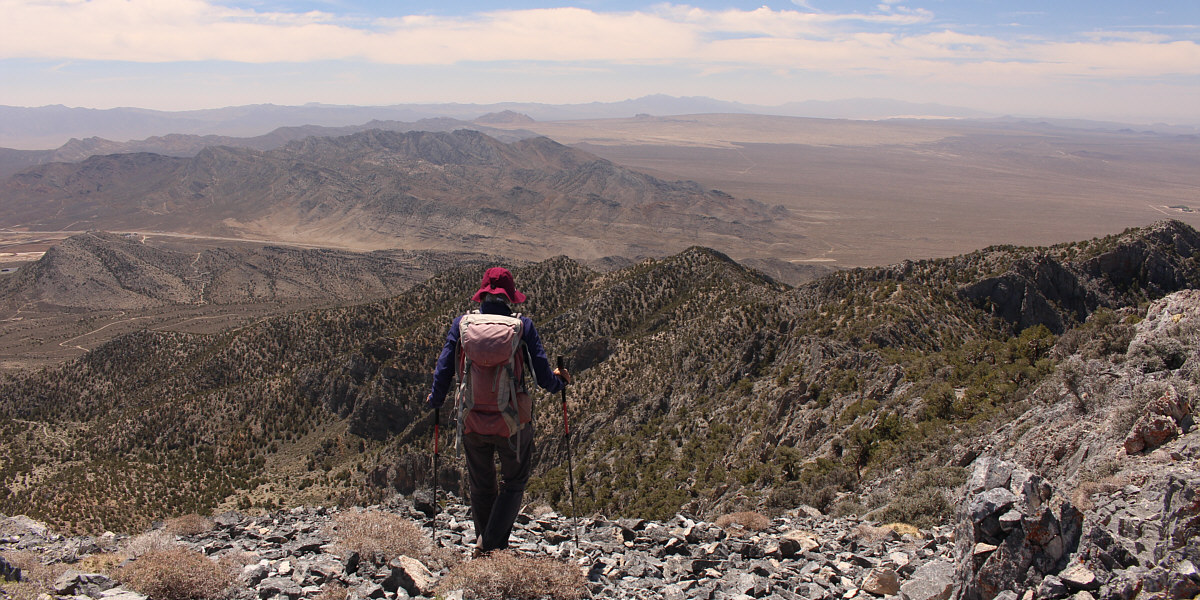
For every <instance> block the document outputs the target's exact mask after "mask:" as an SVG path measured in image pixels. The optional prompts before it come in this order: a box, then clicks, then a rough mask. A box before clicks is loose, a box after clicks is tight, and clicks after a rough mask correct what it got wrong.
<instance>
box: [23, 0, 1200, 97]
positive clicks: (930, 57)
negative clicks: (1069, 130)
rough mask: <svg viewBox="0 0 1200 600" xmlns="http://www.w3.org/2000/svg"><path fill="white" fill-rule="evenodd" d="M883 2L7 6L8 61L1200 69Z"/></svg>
mask: <svg viewBox="0 0 1200 600" xmlns="http://www.w3.org/2000/svg"><path fill="white" fill-rule="evenodd" d="M899 2H900V0H881V4H880V5H879V9H880V10H878V11H877V12H872V13H826V12H817V11H814V10H812V9H810V8H808V4H807V3H806V2H803V1H802V0H794V3H795V4H797V5H798V6H800V7H802V8H804V10H774V9H771V8H768V7H765V6H764V7H761V8H757V9H753V10H733V9H731V10H706V9H700V8H695V7H691V6H687V5H674V4H665V5H659V6H656V7H654V8H652V9H648V10H646V11H640V12H620V13H613V12H597V11H594V10H588V9H583V8H552V9H530V10H498V11H491V12H485V13H479V14H474V15H469V16H461V17H443V16H428V15H413V16H407V17H402V18H396V19H380V20H376V21H372V22H369V23H354V22H347V21H343V20H341V19H340V18H339V17H338V16H337V15H335V14H332V13H327V12H319V11H310V12H304V13H284V12H258V11H253V10H249V9H241V8H230V7H226V6H221V5H218V4H214V3H212V2H209V1H206V0H90V1H85V0H32V1H31V0H0V14H4V15H5V19H4V21H3V24H0V59H4V58H41V59H53V60H67V61H72V60H79V61H86V60H107V61H130V62H176V61H206V60H218V61H231V62H238V63H288V62H294V63H304V62H310V61H318V60H346V61H356V60H365V61H369V62H373V63H377V64H394V65H451V64H462V63H487V62H496V61H504V62H529V63H533V64H542V65H552V64H559V65H568V66H577V65H579V64H580V63H583V64H585V65H592V66H595V65H597V64H606V65H668V66H678V67H684V68H688V69H692V70H693V72H697V73H701V72H707V73H714V72H728V71H730V70H734V69H739V68H742V69H758V70H768V71H777V72H789V71H798V70H816V71H824V72H831V73H843V72H853V73H858V74H881V75H888V76H893V77H909V78H936V79H943V80H945V79H953V78H962V80H963V81H970V82H975V83H982V84H995V83H996V82H998V81H1004V80H1005V79H1006V78H1024V79H1031V78H1038V77H1058V76H1079V77H1108V76H1117V77H1121V76H1157V75H1169V74H1188V75H1196V74H1200V45H1198V44H1197V43H1196V42H1194V41H1186V40H1185V41H1171V40H1170V39H1169V38H1167V37H1164V36H1163V35H1161V34H1149V33H1143V32H1136V31H1132V32H1124V31H1123V32H1117V33H1113V32H1094V33H1091V34H1088V35H1084V36H1081V37H1080V38H1079V39H1077V40H1071V41H1047V40H1037V39H1001V38H997V37H990V36H980V35H969V34H965V33H961V32H957V31H954V30H951V29H947V30H943V31H929V30H928V29H927V28H928V25H929V24H930V23H931V22H932V20H933V15H932V14H931V13H929V12H928V11H925V10H922V9H909V8H907V7H905V6H901V5H899Z"/></svg>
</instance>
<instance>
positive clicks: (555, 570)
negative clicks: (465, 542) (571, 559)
mask: <svg viewBox="0 0 1200 600" xmlns="http://www.w3.org/2000/svg"><path fill="white" fill-rule="evenodd" d="M455 590H463V596H464V598H469V599H473V600H539V599H542V598H550V599H552V600H578V599H580V598H587V597H589V596H590V594H589V593H588V590H587V586H586V582H585V581H584V579H583V574H582V573H581V572H580V571H579V568H578V567H577V566H575V565H572V564H570V563H566V562H560V561H556V560H553V559H549V558H533V557H528V556H522V555H520V554H517V553H515V552H512V551H509V550H505V551H500V552H493V553H492V554H490V555H488V556H485V557H482V558H477V559H475V560H472V561H468V562H465V563H462V564H460V565H458V566H456V567H454V568H453V569H451V570H450V572H449V573H447V574H446V576H445V577H443V578H442V580H441V581H440V582H438V585H437V588H436V590H435V592H436V593H437V594H438V595H439V596H442V595H445V594H447V593H449V592H452V591H455Z"/></svg>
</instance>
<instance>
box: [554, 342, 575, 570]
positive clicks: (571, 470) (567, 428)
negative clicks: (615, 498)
mask: <svg viewBox="0 0 1200 600" xmlns="http://www.w3.org/2000/svg"><path fill="white" fill-rule="evenodd" d="M558 368H559V370H562V369H563V357H562V356H559V357H558ZM562 409H563V438H564V439H565V440H566V442H567V475H568V477H569V481H570V484H571V488H570V489H571V535H572V536H573V537H574V538H575V549H576V550H580V548H579V508H578V507H577V505H576V504H575V465H574V464H573V462H572V460H571V425H570V421H569V420H568V419H567V387H566V386H565V385H564V386H563V389H562Z"/></svg>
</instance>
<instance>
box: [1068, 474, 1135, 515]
mask: <svg viewBox="0 0 1200 600" xmlns="http://www.w3.org/2000/svg"><path fill="white" fill-rule="evenodd" d="M1128 484H1129V478H1127V477H1123V476H1120V475H1110V476H1108V477H1105V478H1103V479H1101V480H1100V481H1084V482H1082V483H1080V484H1079V487H1077V488H1075V491H1074V492H1072V493H1071V504H1074V505H1075V507H1076V508H1078V509H1079V510H1082V511H1089V510H1092V509H1094V508H1096V503H1095V502H1092V495H1093V494H1111V493H1113V492H1115V491H1117V490H1119V489H1121V488H1123V487H1125V486H1126V485H1128Z"/></svg>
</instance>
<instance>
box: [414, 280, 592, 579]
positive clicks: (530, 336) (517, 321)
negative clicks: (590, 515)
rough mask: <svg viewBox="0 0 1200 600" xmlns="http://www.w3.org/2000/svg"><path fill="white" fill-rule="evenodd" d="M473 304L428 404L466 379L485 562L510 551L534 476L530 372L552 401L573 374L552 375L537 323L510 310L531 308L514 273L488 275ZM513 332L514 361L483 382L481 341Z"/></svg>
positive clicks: (464, 423) (465, 437)
mask: <svg viewBox="0 0 1200 600" xmlns="http://www.w3.org/2000/svg"><path fill="white" fill-rule="evenodd" d="M471 300H472V301H474V302H479V303H480V304H479V310H478V311H473V312H471V313H467V314H465V315H460V316H459V317H457V318H455V319H454V322H453V323H451V325H450V332H449V333H447V334H446V345H445V346H444V347H443V348H442V353H441V355H439V356H438V360H437V368H436V370H435V371H434V374H433V391H432V392H430V394H429V396H428V397H427V398H426V403H427V404H428V405H429V407H430V408H433V409H437V408H440V407H441V406H442V404H444V403H445V401H446V394H447V393H448V392H449V391H450V385H451V380H452V379H453V378H454V375H455V373H458V375H459V378H460V385H461V386H462V389H461V390H460V398H459V400H458V402H460V403H465V407H463V408H461V409H460V410H461V411H462V412H460V414H459V418H458V427H459V437H460V440H461V442H462V446H463V448H464V453H465V454H466V460H467V474H468V479H469V480H470V485H471V516H472V519H473V520H474V522H475V535H476V548H475V553H476V555H481V554H485V553H488V552H491V551H493V550H501V549H504V548H507V547H508V538H509V534H511V533H512V526H513V522H514V521H516V519H517V513H518V512H520V510H521V499H522V497H523V496H524V493H525V485H526V484H527V483H528V482H529V475H530V473H531V472H532V470H533V464H532V463H533V461H532V457H533V401H532V399H531V398H530V397H529V394H528V393H527V388H526V379H527V378H526V377H525V371H526V370H527V369H528V368H529V367H530V366H532V368H533V373H534V375H535V378H536V380H537V384H538V385H539V386H540V387H541V388H542V389H544V390H546V391H547V392H550V393H552V394H553V393H555V392H557V391H559V390H562V389H563V388H564V387H565V386H566V385H567V384H569V383H570V382H571V375H570V373H568V372H567V370H566V369H565V368H563V369H554V370H553V371H552V370H551V368H550V361H549V359H547V358H546V351H545V350H544V349H543V348H542V340H541V338H540V337H538V333H537V329H535V328H534V326H533V321H531V320H530V319H529V317H525V316H522V315H520V314H517V315H513V311H512V309H511V308H510V307H509V305H510V304H521V303H522V302H525V294H522V293H521V292H519V291H517V288H516V284H515V283H514V282H513V276H512V273H510V272H509V271H508V269H505V268H503V267H493V268H490V269H488V270H487V271H486V272H484V274H483V281H482V282H481V284H480V286H479V291H477V292H475V295H474V296H473V297H472V298H471ZM506 325H507V326H508V327H510V330H509V331H511V332H513V333H511V334H510V337H512V339H511V343H512V346H511V349H509V348H503V349H502V352H503V353H507V354H508V358H506V359H505V360H506V361H507V362H506V364H501V365H499V366H492V367H483V368H484V369H487V368H490V369H492V370H491V371H486V370H485V371H484V373H485V375H486V376H481V374H480V371H479V369H480V368H481V367H479V366H478V363H484V362H487V361H485V360H484V359H482V358H479V357H478V353H479V352H481V351H479V350H476V349H475V348H478V347H479V346H480V345H482V344H483V342H476V341H475V340H476V339H478V338H480V337H484V336H491V337H492V338H495V337H496V336H498V335H503V334H504V333H505V331H504V330H503V327H504V326H506ZM488 328H490V329H488ZM464 331H465V332H467V333H465V334H464ZM477 331H486V332H487V333H486V334H479V333H476V332H477ZM517 331H519V339H518V338H517V337H516V335H518V334H516V333H515V332H517ZM506 343H507V342H506ZM464 344H466V345H465V346H464ZM472 344H475V345H472ZM473 353H474V354H476V356H472V354H473ZM472 361H475V364H473V363H472ZM530 363H531V364H530ZM464 370H465V371H466V372H463V371H464ZM510 374H511V376H510ZM475 379H486V381H475ZM513 380H515V381H513ZM514 400H515V401H514ZM512 404H516V406H515V407H514V406H512ZM497 458H499V462H500V481H499V485H497V481H496V459H497Z"/></svg>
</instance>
